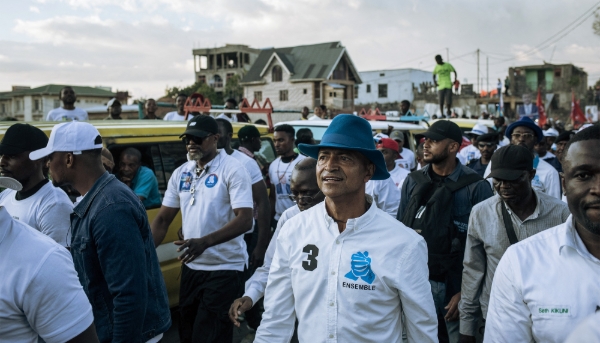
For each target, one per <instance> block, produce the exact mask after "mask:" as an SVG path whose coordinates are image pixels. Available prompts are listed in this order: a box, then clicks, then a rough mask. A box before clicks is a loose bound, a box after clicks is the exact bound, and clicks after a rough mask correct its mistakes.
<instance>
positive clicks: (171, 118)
mask: <svg viewBox="0 0 600 343" xmlns="http://www.w3.org/2000/svg"><path fill="white" fill-rule="evenodd" d="M192 118H194V116H192V115H189V116H188V120H190V119H192ZM163 120H167V121H185V116H182V115H180V114H179V113H177V111H173V112H169V113H167V114H165V117H164V118H163Z"/></svg>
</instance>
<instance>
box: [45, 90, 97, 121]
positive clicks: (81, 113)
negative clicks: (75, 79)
mask: <svg viewBox="0 0 600 343" xmlns="http://www.w3.org/2000/svg"><path fill="white" fill-rule="evenodd" d="M58 99H59V100H60V101H62V103H63V105H62V107H59V108H55V109H53V110H52V111H50V112H48V115H47V116H46V120H47V121H67V120H73V119H77V120H80V121H83V120H88V113H87V112H86V111H85V110H82V109H81V108H77V107H75V102H76V101H77V95H76V94H75V91H74V90H73V88H71V87H69V86H65V87H63V88H62V89H61V90H60V94H59V96H58Z"/></svg>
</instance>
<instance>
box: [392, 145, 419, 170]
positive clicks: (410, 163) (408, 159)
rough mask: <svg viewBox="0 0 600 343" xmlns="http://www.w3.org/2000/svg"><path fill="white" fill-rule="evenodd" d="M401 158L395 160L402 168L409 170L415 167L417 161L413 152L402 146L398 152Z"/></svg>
mask: <svg viewBox="0 0 600 343" xmlns="http://www.w3.org/2000/svg"><path fill="white" fill-rule="evenodd" d="M400 156H401V157H402V158H399V159H397V160H396V161H395V162H396V164H397V165H398V166H400V168H404V169H406V170H408V171H411V170H413V169H415V168H416V164H417V161H416V160H415V153H414V152H412V151H410V150H409V149H407V148H402V152H401V153H400Z"/></svg>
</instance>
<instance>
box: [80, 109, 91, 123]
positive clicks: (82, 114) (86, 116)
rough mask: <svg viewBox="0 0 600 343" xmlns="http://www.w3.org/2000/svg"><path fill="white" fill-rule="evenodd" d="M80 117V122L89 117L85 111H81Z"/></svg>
mask: <svg viewBox="0 0 600 343" xmlns="http://www.w3.org/2000/svg"><path fill="white" fill-rule="evenodd" d="M81 116H82V119H81V120H82V121H84V120H88V119H89V116H88V113H87V111H86V110H83V109H82V110H81Z"/></svg>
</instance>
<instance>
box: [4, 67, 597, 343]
mask: <svg viewBox="0 0 600 343" xmlns="http://www.w3.org/2000/svg"><path fill="white" fill-rule="evenodd" d="M438 66H440V67H439V68H441V70H440V72H439V73H435V74H436V75H438V74H439V75H441V73H446V74H448V78H449V75H450V73H451V72H455V71H454V70H453V68H452V69H451V66H449V65H447V63H444V62H443V61H442V59H441V57H440V58H439V60H438ZM448 66H449V67H448ZM455 77H456V75H455ZM438 81H440V82H445V81H442V80H441V79H440V80H438ZM446 81H447V80H446ZM446 86H448V85H446ZM449 86H450V87H452V84H449ZM451 94H452V92H451V90H450V91H448V92H444V94H443V95H444V96H443V97H442V96H441V99H445V101H446V102H447V105H450V104H451ZM440 95H442V93H440ZM61 99H62V100H63V103H64V106H63V108H60V109H57V110H55V111H53V112H51V113H50V114H49V115H48V119H49V120H66V122H65V123H61V124H57V125H55V126H54V127H53V129H52V132H51V135H50V137H49V138H48V137H46V135H45V134H44V133H43V132H42V131H41V130H40V129H38V128H36V127H34V126H32V125H29V124H24V123H17V124H14V125H12V126H11V127H10V128H9V129H8V130H7V131H6V133H5V135H4V137H3V139H2V141H0V174H1V176H2V177H0V186H2V187H4V188H7V190H5V191H3V192H2V193H0V221H1V223H2V224H1V225H0V275H2V276H3V277H4V282H3V283H1V284H0V303H1V304H3V305H2V306H0V341H9V342H36V341H38V338H39V339H41V340H43V341H45V342H152V343H153V342H159V341H160V340H161V339H163V335H164V333H165V332H166V331H167V330H168V329H169V328H170V326H171V317H170V315H171V313H170V310H169V302H168V299H167V290H166V285H165V282H164V280H163V277H162V274H161V270H160V264H159V260H158V257H157V250H156V248H157V247H158V246H159V245H161V244H162V242H163V240H164V239H165V237H166V236H167V232H168V231H169V227H170V226H171V224H172V223H173V222H174V220H175V217H176V216H177V215H178V214H179V213H181V218H182V225H181V230H180V231H179V232H178V236H179V239H178V240H176V241H175V242H174V243H175V245H176V246H177V248H176V249H177V252H178V253H179V260H180V261H181V263H182V267H181V274H180V277H179V282H180V291H179V307H178V311H179V328H178V330H179V337H180V340H181V342H231V340H232V336H233V328H234V326H238V327H239V326H241V325H242V324H243V323H245V324H244V325H247V326H248V328H249V329H250V330H251V334H250V339H253V340H254V341H255V342H289V341H290V340H292V339H297V340H299V341H301V342H324V341H328V342H403V341H406V342H438V341H439V342H452V343H456V342H478V341H482V340H483V341H484V342H530V341H538V342H564V341H569V342H584V341H585V342H588V341H598V340H600V331H599V328H600V317H599V314H598V313H599V312H600V310H599V309H600V286H599V284H598V282H597V280H598V279H597V278H598V277H600V150H599V149H598V147H599V146H600V126H598V124H595V125H589V126H587V127H583V128H582V129H580V130H579V131H577V132H575V131H567V130H564V128H561V127H545V128H543V129H542V128H540V127H539V126H538V125H537V123H536V122H535V121H533V120H532V119H531V118H529V117H528V116H523V117H522V118H520V119H519V120H517V121H514V122H512V123H510V124H509V123H507V122H506V121H505V118H504V117H497V118H495V119H494V127H492V128H490V127H487V126H485V125H483V124H477V125H475V126H474V127H473V128H472V129H471V130H469V131H467V132H466V133H463V132H462V131H461V129H460V128H459V127H458V126H457V125H456V124H455V123H454V122H452V121H448V120H441V121H436V122H435V123H433V124H432V125H431V126H430V127H429V128H428V129H427V131H425V132H423V133H422V134H420V135H417V136H416V137H415V140H416V146H415V151H414V152H413V151H412V150H411V149H410V147H411V145H412V144H409V142H408V140H409V139H413V138H412V137H410V138H409V137H407V136H406V135H405V134H404V133H403V132H401V131H397V130H393V129H390V130H389V131H387V132H380V133H377V134H376V135H374V132H372V130H371V126H370V124H369V123H368V122H367V121H366V120H364V119H362V118H360V117H358V116H353V115H338V116H333V115H330V114H328V111H327V108H325V107H317V108H316V109H315V110H314V115H313V116H309V109H308V108H305V109H304V110H303V111H302V119H305V120H322V119H325V118H327V116H328V115H329V116H330V117H334V118H333V120H332V122H331V124H330V125H329V127H328V128H327V130H326V131H325V133H324V134H323V136H322V139H321V140H320V142H319V143H318V144H316V142H315V140H314V138H313V135H312V132H311V131H310V130H309V129H301V130H298V131H296V130H295V129H294V127H292V126H290V125H286V124H282V125H277V126H276V127H275V129H274V133H273V143H274V148H275V152H276V154H277V158H276V159H275V160H274V161H273V162H271V163H270V164H269V163H267V161H265V160H264V159H262V158H261V157H260V156H259V155H258V154H257V151H259V150H260V149H261V139H260V138H261V137H260V133H259V131H258V130H257V128H256V127H255V126H252V125H246V126H244V127H242V128H241V129H240V130H239V132H238V141H239V147H238V149H234V148H233V147H232V139H233V132H234V131H233V127H232V124H231V123H232V122H245V121H247V120H246V118H245V117H244V116H242V115H237V114H232V113H223V114H221V115H219V116H217V117H216V118H214V117H212V116H210V115H195V116H194V115H192V116H189V118H187V120H188V122H187V126H186V128H185V130H183V131H182V133H181V136H180V138H181V139H182V141H183V144H185V147H186V151H187V162H185V163H183V164H182V165H181V166H179V167H178V168H177V169H175V170H174V171H173V173H172V174H171V176H170V179H169V181H168V184H167V189H166V192H165V193H164V195H161V194H160V192H159V190H158V183H157V180H156V177H155V175H154V172H153V171H152V169H150V168H148V167H146V166H144V165H143V163H142V162H143V161H142V159H143V158H142V154H141V153H140V151H139V150H137V149H136V148H133V147H129V148H125V149H123V150H122V151H119V154H118V156H117V154H115V157H117V158H116V159H115V158H113V155H112V153H111V151H108V150H107V149H106V148H103V139H102V137H101V135H100V133H99V132H98V130H97V129H96V128H95V127H94V126H93V125H91V124H89V123H86V122H85V121H84V120H86V117H84V116H83V114H82V113H81V111H78V109H77V108H75V107H74V106H73V104H74V103H75V99H76V95H75V93H74V92H73V91H72V89H70V88H69V87H65V88H64V89H63V90H62V91H61ZM185 101H186V97H185V96H183V95H180V96H178V97H177V98H176V107H177V111H174V112H170V113H168V114H166V115H165V117H164V120H185V119H186V118H185V111H184V104H185ZM440 105H441V106H442V109H443V103H442V104H440ZM145 106H146V110H147V115H146V118H145V119H161V118H159V117H157V116H156V102H155V101H153V100H148V101H147V102H146V104H145ZM236 106H237V103H235V101H234V100H233V99H230V100H228V101H227V102H226V105H225V108H227V109H235V107H236ZM120 107H121V104H120V103H119V102H118V100H116V99H114V100H111V101H110V102H109V105H107V112H108V116H109V117H108V118H107V119H119V118H120V116H119V115H120V111H121V108H120ZM409 107H410V104H409V103H408V104H403V113H406V112H409ZM71 119H78V120H75V121H69V120H71ZM463 135H466V136H467V138H468V139H465V138H464V137H463ZM115 160H116V163H115ZM158 207H159V208H160V209H159V210H158V214H157V215H156V216H155V217H154V218H153V219H152V220H151V221H150V220H149V219H148V215H147V212H146V209H148V208H158Z"/></svg>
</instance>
